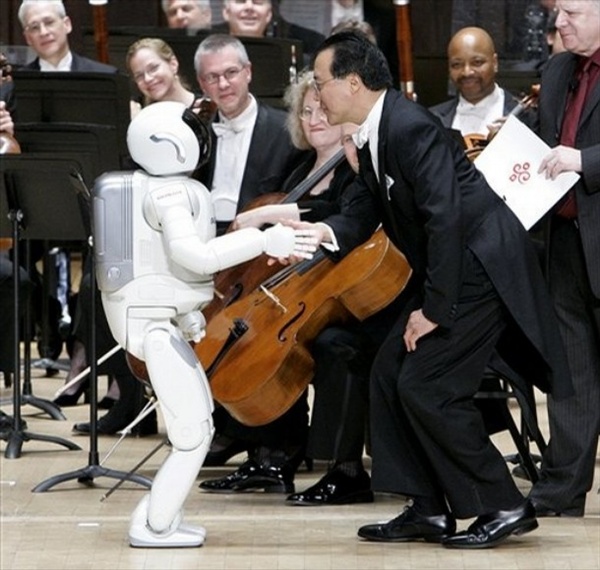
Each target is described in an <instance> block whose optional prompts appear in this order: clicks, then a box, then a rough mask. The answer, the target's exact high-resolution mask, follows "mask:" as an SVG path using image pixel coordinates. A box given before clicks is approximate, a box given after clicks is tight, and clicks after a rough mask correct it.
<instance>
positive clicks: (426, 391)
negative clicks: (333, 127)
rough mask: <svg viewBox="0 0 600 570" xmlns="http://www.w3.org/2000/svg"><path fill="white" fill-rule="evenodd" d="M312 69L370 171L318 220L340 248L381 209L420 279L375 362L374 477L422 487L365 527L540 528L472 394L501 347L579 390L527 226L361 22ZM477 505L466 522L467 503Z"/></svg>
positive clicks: (484, 537) (531, 374) (452, 534)
mask: <svg viewBox="0 0 600 570" xmlns="http://www.w3.org/2000/svg"><path fill="white" fill-rule="evenodd" d="M314 75H315V89H316V90H317V92H318V93H319V96H320V100H321V106H322V108H323V109H324V111H325V113H326V114H327V118H328V120H329V122H330V123H332V124H339V123H343V122H352V123H356V124H359V125H361V126H360V128H359V131H358V133H357V135H356V142H357V146H359V147H361V150H360V151H359V160H360V169H361V174H360V177H359V180H360V179H361V178H362V180H363V184H362V185H361V184H358V185H356V186H355V187H354V188H355V189H356V191H355V192H354V193H353V195H351V196H348V198H347V200H346V202H345V205H344V209H343V210H342V213H341V214H339V215H337V216H332V217H330V218H328V219H327V220H326V221H325V224H317V225H316V226H317V228H318V229H319V230H320V233H321V236H322V237H323V239H324V240H325V242H330V243H329V244H327V245H328V246H329V247H330V248H331V249H333V250H334V251H337V254H336V255H344V254H346V253H347V252H348V251H350V250H351V249H352V248H353V247H355V246H356V245H357V244H359V243H361V242H362V241H364V240H365V239H367V238H368V237H369V236H370V235H371V233H372V232H373V230H374V229H375V227H376V226H377V224H378V223H379V222H382V223H383V227H384V229H385V231H386V233H387V234H388V235H389V237H390V239H392V241H393V242H394V243H395V244H396V246H397V247H398V248H399V249H400V250H401V251H402V252H403V253H404V254H405V256H406V258H407V260H408V262H409V264H410V265H411V267H412V270H413V275H412V277H411V281H413V283H412V285H413V286H414V287H415V289H414V291H416V292H415V293H414V294H413V296H412V297H411V298H410V299H409V300H408V301H407V303H406V304H405V305H404V306H403V308H402V310H401V312H400V313H399V314H398V319H397V321H396V323H395V324H394V326H393V328H392V331H391V332H390V334H389V335H388V337H387V338H386V340H385V341H384V342H383V344H382V346H381V348H380V350H379V352H378V354H377V356H376V358H375V362H374V364H373V369H372V375H371V418H372V421H371V434H372V456H373V487H374V489H375V490H377V491H385V492H392V493H398V494H402V495H404V496H408V497H411V498H412V499H413V503H412V505H411V506H409V507H408V508H407V509H405V511H404V512H403V513H402V514H401V515H399V516H398V517H397V518H395V519H393V520H391V521H389V522H388V523H385V524H372V525H367V526H364V527H361V528H360V529H359V531H358V534H359V536H360V537H362V538H365V539H367V540H372V541H390V542H404V541H414V540H425V541H428V542H442V543H443V544H444V546H447V547H454V548H485V547H491V546H495V545H497V544H499V543H500V542H502V541H503V540H505V539H506V538H507V537H509V536H510V535H513V534H523V533H526V532H529V531H532V530H534V529H535V528H536V527H537V520H536V516H535V510H534V509H533V506H532V505H531V503H530V502H529V501H527V500H525V499H524V498H523V496H522V495H521V493H520V492H519V490H518V489H517V487H516V485H515V483H514V481H513V480H512V477H511V475H510V473H509V471H508V468H507V466H506V463H505V462H504V459H503V458H502V455H501V454H500V453H499V452H498V450H497V449H496V448H495V447H494V445H493V443H492V442H491V441H490V439H489V437H488V435H487V433H486V430H485V427H484V423H483V419H482V416H481V414H480V412H479V411H478V409H477V408H476V407H475V405H474V402H473V396H474V394H475V393H476V392H477V390H478V388H479V385H480V382H481V379H482V377H483V373H484V370H485V368H486V365H487V363H488V362H489V360H490V358H491V357H492V356H493V355H494V354H495V353H498V354H499V355H500V356H501V357H503V358H504V359H505V361H506V362H507V363H508V364H509V365H510V366H511V367H513V368H514V369H516V370H517V371H519V372H521V373H522V374H524V375H525V376H526V377H527V378H528V379H530V380H531V381H532V382H535V383H536V385H538V386H539V387H540V388H541V389H543V390H545V391H550V390H553V391H554V394H555V396H556V397H561V396H567V395H569V394H570V393H571V390H572V387H571V384H570V379H569V373H568V368H567V363H566V359H565V357H564V351H563V348H562V344H561V339H560V335H559V334H558V330H557V323H556V318H555V315H554V312H553V308H552V304H551V301H550V298H549V295H548V294H547V292H546V290H545V283H544V280H543V277H542V274H541V271H540V267H539V264H538V262H537V258H536V253H535V251H534V249H533V246H532V244H531V243H530V241H529V238H528V236H527V233H526V231H525V229H524V228H523V226H522V225H521V223H520V222H519V220H518V219H517V218H516V216H515V215H514V214H513V213H512V212H511V211H510V210H509V209H508V208H507V207H506V205H505V203H504V202H503V201H502V200H501V199H500V198H499V197H498V196H497V195H496V193H495V192H494V191H493V190H492V189H491V188H490V187H489V186H488V184H487V183H486V181H485V179H484V178H483V176H482V175H481V174H480V173H479V172H478V170H477V169H476V168H475V167H474V166H473V165H472V164H471V162H470V161H469V160H468V159H467V158H466V157H465V155H464V153H463V151H462V149H461V148H460V145H459V144H458V143H457V142H456V141H455V140H454V139H453V138H452V137H450V136H449V134H448V132H447V130H446V129H444V128H443V127H441V125H440V124H439V121H437V120H436V119H435V118H434V117H432V115H431V114H430V113H429V112H428V111H427V110H426V109H424V108H422V107H420V106H419V105H417V104H415V103H413V102H412V101H409V100H407V99H406V98H405V97H404V96H403V95H402V94H401V93H399V92H397V91H395V90H393V89H392V88H391V83H392V80H391V74H390V72H389V69H388V66H387V64H386V61H385V57H384V55H383V53H382V52H381V51H380V50H379V49H378V48H377V47H375V46H374V45H373V44H372V43H371V42H370V41H369V40H368V39H367V38H366V37H365V36H363V35H362V34H360V33H358V32H341V33H340V34H335V35H333V36H331V37H330V38H328V39H327V40H326V41H325V42H324V43H323V45H322V46H321V48H319V50H318V52H317V56H316V59H315V63H314ZM509 345H510V346H509ZM471 517H476V518H475V521H474V522H473V523H472V524H471V525H470V526H469V527H468V529H467V530H464V531H462V532H458V533H457V532H456V519H466V518H471Z"/></svg>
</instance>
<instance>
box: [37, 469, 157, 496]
mask: <svg viewBox="0 0 600 570" xmlns="http://www.w3.org/2000/svg"><path fill="white" fill-rule="evenodd" d="M98 477H112V478H113V479H119V480H125V481H131V482H133V483H138V484H140V485H143V486H144V487H147V488H148V489H149V488H150V487H151V486H152V480H151V479H148V478H147V477H144V476H142V475H136V474H134V473H126V472H125V471H117V470H115V469H107V468H105V467H101V466H100V465H88V466H87V467H83V468H82V469H77V470H75V471H71V472H69V473H62V474H61V475H55V476H54V477H50V478H49V479H46V480H45V481H42V482H41V483H39V484H38V485H36V486H35V487H34V488H33V489H32V492H34V493H43V492H44V491H47V490H48V489H50V488H51V487H53V486H54V485H58V484H59V483H64V482H65V481H73V480H75V479H76V480H77V481H78V482H79V483H83V484H85V485H89V486H91V485H92V484H93V482H94V479H96V478H98Z"/></svg>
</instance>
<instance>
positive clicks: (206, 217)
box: [94, 102, 315, 547]
mask: <svg viewBox="0 0 600 570" xmlns="http://www.w3.org/2000/svg"><path fill="white" fill-rule="evenodd" d="M127 144H128V147H129V151H130V153H131V156H132V158H133V160H134V161H135V162H136V163H137V164H138V165H139V166H141V167H142V168H143V169H144V171H141V170H138V171H135V172H112V173H106V174H104V175H103V176H101V177H100V178H99V179H98V180H97V182H96V184H95V187H94V250H95V259H96V267H97V269H96V276H97V281H98V287H99V289H100V291H101V293H102V301H103V305H104V309H105V312H106V317H107V319H108V322H109V324H110V327H111V331H112V333H113V335H114V337H115V339H116V340H117V342H118V343H119V344H120V345H121V346H122V347H123V348H125V350H127V352H129V353H130V354H132V355H133V356H134V357H136V358H138V359H140V360H142V361H144V362H145V363H146V367H147V370H148V375H149V377H150V381H151V383H152V388H153V390H154V392H155V394H156V397H157V399H158V401H159V404H160V407H161V409H162V413H163V416H164V421H165V425H166V429H167V435H168V438H169V441H170V443H171V445H172V452H171V453H170V455H169V456H168V457H167V459H166V460H165V462H164V463H163V465H162V466H161V468H160V469H159V471H158V473H157V474H156V477H155V478H154V481H153V484H152V489H151V491H150V493H149V494H147V495H145V496H144V498H143V499H142V500H141V502H140V503H139V504H138V506H137V507H136V509H135V510H134V512H133V514H132V517H131V523H130V528H129V541H130V544H131V545H132V546H137V547H189V546H199V545H201V544H202V543H203V542H204V538H205V534H206V533H205V530H204V529H203V528H201V527H193V526H190V525H187V524H185V523H183V522H182V506H183V503H184V501H185V499H186V497H187V495H188V493H189V491H190V489H191V488H192V485H193V484H194V481H195V479H196V477H197V475H198V471H199V470H200V467H201V466H202V463H203V461H204V458H205V456H206V453H207V452H208V449H209V445H210V441H211V438H212V435H213V431H214V429H213V425H212V418H211V414H212V411H213V401H212V397H211V392H210V388H209V384H208V382H207V378H206V374H205V372H204V370H203V369H202V367H201V365H200V363H199V362H198V359H197V358H196V355H195V352H194V350H193V349H192V347H191V346H190V343H189V341H191V340H193V341H194V342H199V341H200V340H201V338H202V336H203V334H204V326H205V320H204V317H203V315H202V313H201V312H200V311H201V309H202V307H203V306H204V305H206V304H207V303H208V302H209V301H210V300H211V298H212V297H213V279H212V274H213V273H215V272H216V271H219V270H221V269H224V268H227V267H231V266H233V265H236V264H238V263H241V262H244V261H247V260H249V259H252V258H253V257H256V256H258V255H260V254H261V253H263V252H265V253H267V254H268V255H271V256H273V257H287V256H289V255H297V256H300V257H311V255H312V252H313V251H314V250H315V246H314V243H315V240H314V239H313V237H312V235H311V234H310V233H309V232H306V231H297V230H293V229H292V228H288V227H284V226H281V225H277V226H274V227H272V228H269V229H267V230H265V231H260V230H258V229H251V228H249V229H244V230H240V231H237V232H232V233H228V234H226V235H224V236H221V237H215V234H216V224H215V219H214V215H213V209H212V205H211V200H210V193H209V192H208V190H207V189H206V188H205V187H204V186H203V185H202V184H200V183H199V182H197V181H195V180H192V179H190V178H189V176H188V174H189V173H190V172H191V171H193V170H194V169H195V168H196V167H197V165H198V163H199V160H200V159H201V160H206V158H207V155H208V145H209V136H208V131H207V130H206V126H205V125H204V124H203V123H201V121H200V120H199V119H198V118H197V117H196V116H195V115H194V114H193V113H192V112H191V111H189V110H187V109H186V107H185V106H184V105H183V104H179V103H174V102H163V103H154V104H152V105H150V106H148V107H147V108H145V109H144V110H142V111H141V112H140V113H139V114H138V115H137V116H136V118H135V119H134V120H133V121H132V122H131V125H130V127H129V130H128V133H127ZM201 155H202V156H201Z"/></svg>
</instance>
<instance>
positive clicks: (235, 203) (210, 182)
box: [194, 34, 303, 231]
mask: <svg viewBox="0 0 600 570" xmlns="http://www.w3.org/2000/svg"><path fill="white" fill-rule="evenodd" d="M194 66H195V69H196V76H197V79H198V83H199V84H200V87H201V88H202V91H203V92H204V94H205V95H206V96H208V97H210V99H211V100H212V101H213V102H214V103H215V104H216V106H217V109H218V113H217V117H216V119H215V123H213V133H214V135H215V136H214V138H213V151H212V154H211V159H210V161H209V163H208V165H207V166H206V167H204V169H202V170H201V171H200V172H199V174H198V178H199V180H200V181H201V182H203V183H204V184H205V185H206V186H207V187H208V188H209V189H210V191H211V195H212V197H213V205H214V209H215V213H216V216H217V222H218V227H219V230H220V231H223V230H224V229H225V228H226V227H227V226H228V225H229V223H230V222H231V221H232V220H233V219H234V217H235V215H236V214H237V213H238V212H239V211H240V210H242V209H243V208H244V207H245V206H246V205H247V204H248V202H250V201H251V200H252V199H254V198H256V197H258V196H260V195H263V194H268V193H271V192H278V191H280V190H281V187H282V186H283V182H284V180H285V179H286V178H287V176H288V175H289V174H290V173H291V172H292V170H293V169H294V168H295V166H296V165H297V164H298V162H299V160H300V159H301V158H302V155H303V153H301V152H300V151H298V150H297V149H295V148H294V146H293V145H292V143H291V140H290V137H289V134H288V131H287V129H286V128H285V121H286V117H287V113H286V112H285V111H283V110H280V109H275V108H273V107H270V106H268V105H265V104H263V103H261V102H260V101H257V100H256V98H255V97H254V96H253V95H252V94H251V93H250V82H251V81H252V64H251V62H250V60H249V58H248V53H247V52H246V49H245V47H244V45H243V44H242V43H241V42H240V40H238V39H237V38H236V37H235V36H230V35H227V34H213V35H210V36H208V37H207V38H206V39H204V40H203V41H202V42H201V44H200V45H199V46H198V49H197V50H196V54H195V56H194Z"/></svg>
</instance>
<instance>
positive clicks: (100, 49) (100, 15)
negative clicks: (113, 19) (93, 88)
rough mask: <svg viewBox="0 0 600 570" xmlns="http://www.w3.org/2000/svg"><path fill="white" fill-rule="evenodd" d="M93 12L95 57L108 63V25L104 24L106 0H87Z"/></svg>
mask: <svg viewBox="0 0 600 570" xmlns="http://www.w3.org/2000/svg"><path fill="white" fill-rule="evenodd" d="M88 2H89V4H90V6H92V10H93V12H94V43H95V44H96V57H97V58H98V61H100V62H102V63H108V27H107V25H106V5H107V4H108V0H88Z"/></svg>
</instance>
